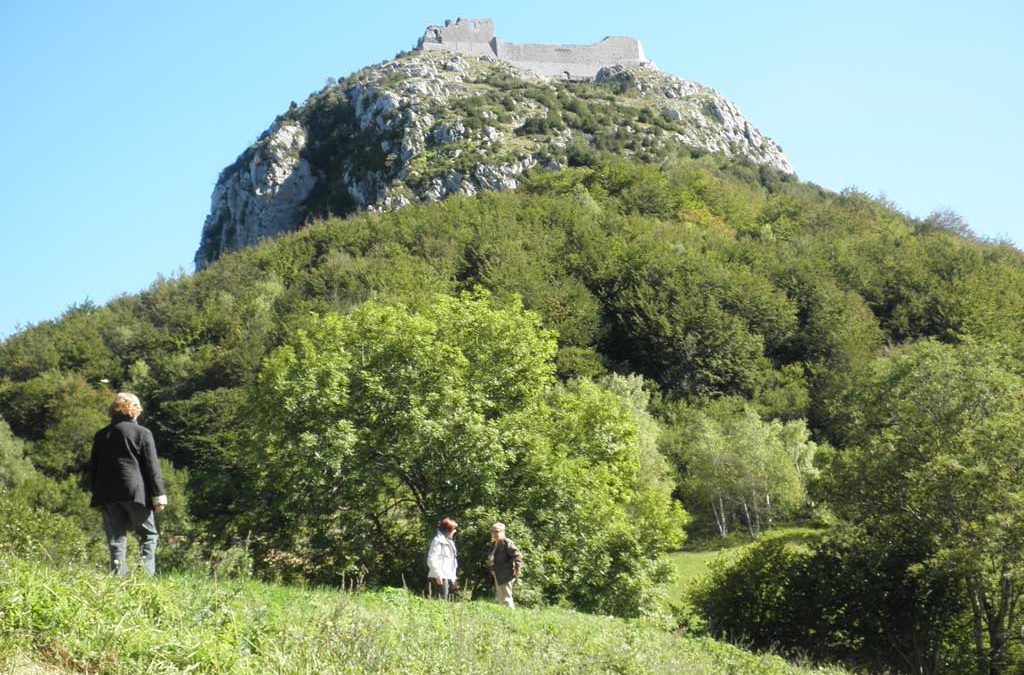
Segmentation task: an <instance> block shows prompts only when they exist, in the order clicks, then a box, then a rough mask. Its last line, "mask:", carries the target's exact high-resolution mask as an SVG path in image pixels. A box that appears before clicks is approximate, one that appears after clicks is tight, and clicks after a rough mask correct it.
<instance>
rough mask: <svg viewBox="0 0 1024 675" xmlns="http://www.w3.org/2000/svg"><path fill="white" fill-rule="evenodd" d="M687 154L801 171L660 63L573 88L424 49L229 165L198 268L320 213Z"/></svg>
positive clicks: (306, 106)
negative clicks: (615, 158)
mask: <svg viewBox="0 0 1024 675" xmlns="http://www.w3.org/2000/svg"><path fill="white" fill-rule="evenodd" d="M685 149H693V150H696V151H699V152H709V153H721V154H723V155H726V156H730V157H742V158H746V159H748V160H749V161H752V162H755V163H758V164H762V165H766V166H769V167H772V168H773V169H776V170H778V171H781V172H785V173H793V169H792V167H791V166H790V164H789V161H788V160H787V158H786V156H785V155H784V154H783V153H782V151H781V149H780V148H779V147H778V146H777V145H776V144H775V143H774V142H772V141H771V140H770V139H768V138H766V137H765V136H764V135H762V134H761V133H760V132H759V131H758V130H757V129H756V128H755V127H754V126H753V125H752V124H751V123H750V122H749V121H748V120H746V119H745V118H744V117H743V115H742V114H741V113H740V111H739V110H738V109H737V108H736V106H735V105H733V104H732V103H731V102H730V101H728V100H726V99H725V98H724V97H722V96H721V95H719V94H718V93H716V92H715V91H714V90H712V89H709V88H707V87H704V86H702V85H699V84H696V83H694V82H689V81H687V80H683V79H680V78H677V77H674V76H671V75H667V74H665V73H662V72H660V71H658V70H656V69H654V68H650V67H645V66H643V65H639V66H637V65H633V66H612V67H606V68H603V69H601V70H600V71H599V72H598V73H597V74H596V77H595V79H594V81H593V82H588V83H579V82H563V81H558V80H551V79H545V78H541V77H538V76H536V75H534V74H533V73H531V72H529V71H522V70H518V69H516V68H515V67H513V66H512V65H510V64H507V63H504V62H501V61H498V60H496V59H490V58H486V57H485V58H474V57H469V56H465V55H461V54H452V53H448V52H440V51H416V52H412V53H408V54H405V55H402V56H400V57H398V58H396V59H395V60H392V61H388V62H385V63H382V64H378V65H375V66H372V67H369V68H365V69H363V70H361V71H358V72H356V73H354V74H353V75H351V76H349V77H348V78H345V79H344V80H342V81H340V82H333V81H331V82H330V83H329V84H328V86H326V87H325V88H324V89H323V90H321V91H319V92H317V93H315V94H313V95H311V96H310V97H309V98H308V99H307V100H306V101H305V103H303V104H302V105H301V106H294V105H293V106H292V108H291V109H290V110H288V111H287V112H286V113H284V114H282V115H281V116H279V117H278V119H277V120H275V122H274V123H273V124H272V125H271V126H270V128H269V129H268V130H267V131H266V132H265V133H264V134H263V135H262V136H261V137H260V139H259V140H258V141H257V142H256V143H255V144H253V146H252V147H250V148H248V149H247V150H246V151H245V152H243V153H242V155H241V156H240V157H239V158H238V159H237V160H236V161H235V162H234V164H232V165H231V166H229V167H227V168H226V169H224V171H223V172H221V175H220V178H219V180H218V181H217V185H216V188H215V189H214V192H213V199H212V204H211V210H210V214H209V216H208V217H207V219H206V222H205V224H204V226H203V233H202V239H201V242H200V246H199V249H198V251H197V253H196V266H197V268H200V269H201V268H202V267H204V266H205V265H207V264H209V263H210V262H212V261H213V260H215V259H217V258H218V257H219V256H220V255H222V254H223V253H225V252H227V251H231V250H236V249H239V248H242V247H245V246H250V245H252V244H254V243H256V242H258V241H259V240H260V239H263V238H266V237H273V236H275V235H277V234H279V233H282V232H288V231H293V230H296V229H298V228H300V227H302V226H303V225H304V224H305V223H307V222H309V221H310V220H312V219H316V218H322V217H327V216H343V215H347V214H349V213H352V212H355V211H360V210H383V209H393V208H399V207H401V206H404V205H406V204H410V203H414V202H429V201H436V200H441V199H444V198H446V197H448V196H450V195H455V194H464V195H472V194H475V193H477V192H480V191H481V190H511V189H515V188H516V187H517V186H518V184H519V181H520V180H521V178H522V176H523V174H524V173H526V172H527V171H530V170H539V169H559V168H562V167H564V166H567V165H571V164H581V163H587V161H588V159H591V160H592V159H593V157H594V156H595V154H596V153H601V152H605V153H608V152H610V153H618V154H622V155H626V156H633V157H637V158H640V159H645V160H657V159H659V158H661V157H665V156H668V155H670V154H672V153H673V152H680V151H683V150H685Z"/></svg>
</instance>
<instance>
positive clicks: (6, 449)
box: [0, 417, 35, 494]
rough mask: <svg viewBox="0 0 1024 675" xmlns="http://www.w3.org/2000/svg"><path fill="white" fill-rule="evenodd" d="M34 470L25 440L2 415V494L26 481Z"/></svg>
mask: <svg viewBox="0 0 1024 675" xmlns="http://www.w3.org/2000/svg"><path fill="white" fill-rule="evenodd" d="M34 471H35V470H34V468H33V467H32V462H30V461H29V460H28V458H26V457H25V441H23V440H21V439H20V438H18V437H17V436H15V435H14V434H13V433H12V432H11V427H10V425H8V424H7V422H5V421H4V419H3V418H2V417H0V494H2V493H4V492H6V491H8V490H10V489H12V488H16V487H18V486H19V485H21V484H22V483H24V482H25V480H26V479H27V478H28V477H29V476H31V475H32V474H33V473H34Z"/></svg>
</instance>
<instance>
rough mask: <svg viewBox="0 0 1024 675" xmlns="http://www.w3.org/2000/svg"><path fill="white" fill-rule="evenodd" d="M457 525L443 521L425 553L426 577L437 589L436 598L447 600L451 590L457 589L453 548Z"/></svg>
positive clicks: (456, 566)
mask: <svg viewBox="0 0 1024 675" xmlns="http://www.w3.org/2000/svg"><path fill="white" fill-rule="evenodd" d="M458 529H459V524H458V523H456V522H455V521H454V520H452V519H451V518H445V519H443V520H442V521H441V522H440V523H439V524H438V526H437V534H436V535H435V536H434V540H433V541H431V542H430V550H429V551H427V576H428V577H429V578H430V580H431V581H432V582H433V583H434V585H435V586H436V587H437V597H439V598H441V599H442V600H447V599H448V594H449V592H450V591H451V590H452V589H453V588H458V582H457V581H456V579H458V571H459V560H458V554H459V552H458V550H457V549H456V548H455V532H456V530H458Z"/></svg>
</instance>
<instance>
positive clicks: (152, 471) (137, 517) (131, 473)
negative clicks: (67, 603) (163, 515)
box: [89, 393, 167, 576]
mask: <svg viewBox="0 0 1024 675" xmlns="http://www.w3.org/2000/svg"><path fill="white" fill-rule="evenodd" d="M141 412H142V404H141V403H139V398H138V397H137V396H136V395H135V394H129V393H119V394H118V395H117V396H115V397H114V401H113V403H111V404H110V424H109V425H107V426H105V427H103V428H102V429H100V430H99V431H98V432H96V436H95V437H93V441H92V455H91V457H90V459H89V477H90V479H91V480H92V502H91V504H90V505H91V506H94V507H98V508H99V509H100V512H101V514H102V515H103V531H104V532H105V533H106V535H107V546H108V547H109V548H110V570H111V573H113V574H115V575H116V576H123V575H125V574H127V573H128V566H127V564H126V562H125V554H126V552H127V548H128V532H129V531H130V532H132V533H134V534H135V536H136V537H138V540H139V547H140V548H141V552H142V568H143V570H145V572H146V574H147V575H149V576H153V574H155V573H156V541H157V538H158V536H159V535H158V533H157V529H156V516H155V514H154V512H155V511H163V509H164V507H165V506H166V505H167V494H166V492H165V490H164V479H163V476H162V475H161V473H160V462H159V461H158V460H157V456H156V443H155V442H154V440H153V434H152V433H151V432H150V430H149V429H147V428H146V427H144V426H142V425H141V424H139V422H138V418H139V414H140V413H141Z"/></svg>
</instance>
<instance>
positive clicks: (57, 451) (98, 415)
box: [0, 371, 112, 479]
mask: <svg viewBox="0 0 1024 675" xmlns="http://www.w3.org/2000/svg"><path fill="white" fill-rule="evenodd" d="M111 398H112V396H111V394H109V390H106V389H105V388H102V389H98V390H97V389H94V388H93V387H92V386H91V385H90V384H89V383H88V382H86V381H85V379H84V378H82V377H81V376H79V375H63V374H61V373H59V372H55V371H50V372H47V373H44V374H42V375H40V376H38V377H33V378H32V379H30V380H27V381H25V382H19V383H8V384H7V385H6V386H4V385H2V384H0V406H2V407H3V410H4V417H5V418H6V419H7V421H8V422H9V423H10V425H11V429H12V430H13V431H14V433H16V434H17V435H18V436H20V437H22V438H24V439H26V440H29V441H31V442H32V444H31V445H30V446H29V447H28V448H27V449H28V457H29V459H31V460H32V463H33V464H34V465H35V466H36V467H37V468H38V469H40V470H41V471H43V472H45V473H47V474H48V475H50V476H53V477H54V478H58V479H60V478H64V477H66V476H71V475H78V474H80V473H81V472H82V470H84V468H85V464H86V462H87V461H88V459H89V451H90V449H91V448H92V437H93V435H94V434H95V433H96V431H97V430H99V429H100V428H101V427H103V426H104V425H106V424H107V422H108V421H109V420H108V418H107V416H106V414H105V412H104V411H105V409H106V406H107V405H108V404H109V403H110V399H111Z"/></svg>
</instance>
